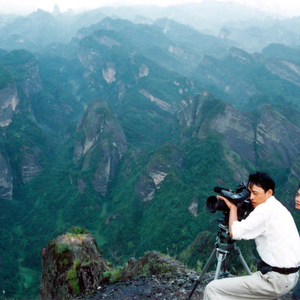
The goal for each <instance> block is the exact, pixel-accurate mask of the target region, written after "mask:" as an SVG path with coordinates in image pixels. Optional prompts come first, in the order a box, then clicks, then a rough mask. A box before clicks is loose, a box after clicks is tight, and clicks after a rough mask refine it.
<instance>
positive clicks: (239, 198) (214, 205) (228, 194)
mask: <svg viewBox="0 0 300 300" xmlns="http://www.w3.org/2000/svg"><path fill="white" fill-rule="evenodd" d="M214 191H215V192H216V193H219V194H221V196H223V197H225V198H226V199H228V200H229V201H230V202H232V203H233V204H234V205H236V207H237V213H238V220H239V221H241V220H243V219H246V218H247V217H248V215H249V214H250V213H251V211H253V206H252V204H251V201H250V198H249V196H250V192H249V190H248V184H247V182H245V181H243V182H242V183H240V184H239V185H238V187H237V188H236V190H235V191H233V190H230V189H227V188H222V187H218V186H216V187H215V188H214ZM206 207H207V208H208V210H209V211H210V212H211V213H215V212H216V211H217V210H219V211H222V212H223V213H224V214H225V215H226V214H228V212H229V208H228V206H227V205H226V203H225V202H224V201H223V200H220V199H218V198H217V197H216V196H210V197H208V199H207V200H206Z"/></svg>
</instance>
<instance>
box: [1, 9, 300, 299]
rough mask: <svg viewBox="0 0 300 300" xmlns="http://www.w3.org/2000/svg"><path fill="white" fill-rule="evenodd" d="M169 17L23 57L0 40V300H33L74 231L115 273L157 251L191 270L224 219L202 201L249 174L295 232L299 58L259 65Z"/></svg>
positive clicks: (250, 258) (264, 54)
mask: <svg viewBox="0 0 300 300" xmlns="http://www.w3.org/2000/svg"><path fill="white" fill-rule="evenodd" d="M37 13H39V14H42V15H43V13H44V12H42V11H39V12H37ZM44 22H46V19H45V20H44ZM165 22H166V19H162V20H160V22H156V23H155V24H151V25H149V24H135V23H132V22H130V21H128V20H121V19H113V18H104V19H103V20H101V21H99V22H97V23H96V24H93V25H91V26H88V27H85V28H82V29H80V30H79V33H80V34H78V35H77V37H75V35H74V36H72V38H70V39H69V40H67V41H66V42H65V43H58V42H57V43H54V42H53V44H51V46H49V45H48V46H47V45H44V46H41V45H40V46H39V47H38V46H37V45H38V39H36V40H32V41H30V40H27V39H26V43H24V48H22V49H17V48H16V49H9V47H8V46H6V47H4V46H5V45H7V43H8V40H5V35H4V34H3V36H1V35H0V41H1V39H3V41H4V42H5V43H4V42H3V45H4V46H3V49H0V125H1V127H0V132H1V138H0V167H1V171H0V198H1V199H0V211H1V214H0V241H1V242H0V290H1V291H3V293H2V292H1V293H0V299H37V298H38V295H39V283H40V278H41V271H42V264H41V262H42V251H43V249H44V248H45V247H46V246H47V244H48V242H49V241H51V240H52V239H54V238H56V237H57V236H59V235H61V234H64V233H66V232H68V231H70V230H71V228H75V227H82V228H85V229H86V230H87V231H89V232H90V233H91V234H92V235H93V236H94V237H95V238H96V241H97V244H98V246H99V248H100V249H101V251H103V256H104V258H105V259H107V260H108V261H110V262H111V263H112V264H113V265H115V266H121V265H123V264H125V262H126V261H127V260H128V259H129V258H131V257H136V258H138V257H141V256H143V255H144V253H145V252H147V251H151V250H155V251H159V252H161V253H164V254H168V255H170V256H172V257H175V258H176V259H179V260H181V261H182V262H184V263H185V264H186V265H187V266H188V267H190V268H193V269H196V268H197V265H199V263H202V264H204V263H205V262H206V260H207V259H208V257H209V255H210V253H211V251H212V250H213V248H214V243H215V238H216V235H217V233H218V230H219V226H218V225H219V223H220V221H219V219H222V218H223V214H222V212H220V211H218V212H216V213H215V214H212V213H210V212H209V211H208V210H207V208H206V200H207V198H208V197H209V196H211V195H216V193H215V192H214V187H215V186H221V187H225V188H230V189H232V190H235V189H236V188H237V186H238V185H239V184H240V183H241V182H242V181H244V180H247V178H248V175H249V173H253V172H256V171H265V172H268V173H269V174H270V175H271V176H272V177H273V178H274V180H275V181H276V193H275V196H276V197H277V198H278V199H279V200H280V201H281V202H282V203H283V204H284V205H285V206H287V208H288V209H289V210H290V211H291V212H292V214H293V215H294V217H295V220H296V223H297V225H298V226H300V214H299V213H297V212H296V211H295V209H294V195H295V193H296V190H297V188H298V183H299V179H300V167H299V166H300V121H299V120H300V105H299V103H300V102H299V99H300V87H299V86H300V85H299V83H298V81H297V80H298V77H297V76H296V75H295V74H294V73H293V72H292V70H294V69H295V68H296V67H299V66H300V65H299V61H300V57H299V49H298V48H297V47H296V48H293V47H291V46H287V45H281V46H280V45H278V44H273V45H272V44H270V45H269V46H268V47H266V48H265V49H264V50H263V51H261V53H260V54H259V56H258V54H257V53H256V54H251V53H248V52H247V51H245V50H242V49H238V48H236V47H235V44H236V43H233V42H232V43H231V42H230V41H229V40H226V41H225V40H222V39H221V38H216V37H213V36H210V35H206V34H203V33H200V32H199V31H197V30H192V29H191V28H190V27H188V26H185V25H183V24H179V23H177V22H175V21H174V22H169V25H170V30H169V31H168V33H164V29H165V28H164V27H163V26H165ZM13 25H14V26H17V23H13ZM13 25H12V24H10V26H13ZM7 30H8V29H7ZM10 30H11V31H13V30H12V29H10ZM28 30H29V29H28ZM175 33H176V34H175ZM20 34H21V33H20ZM22 34H24V38H27V36H26V32H25V31H24V32H22ZM48 34H50V33H48ZM184 34H185V38H183V35H184ZM141 36H143V38H141ZM46 37H47V36H46V35H45V38H46ZM0 45H1V43H0ZM171 46H172V47H173V48H172V47H171ZM200 46H201V47H200ZM176 47H177V48H176ZM170 49H177V51H178V52H176V51H175V52H174V51H173V52H172V51H170ZM178 49H180V51H182V52H180V51H179V50H178ZM212 49H213V50H214V51H212ZM178 53H181V54H178ZM270 59H272V61H270ZM282 60H286V61H288V63H289V64H290V65H292V66H293V67H291V68H290V69H284V71H285V72H282V73H280V72H279V71H278V70H279V69H280V68H283V67H282ZM271 62H272V64H271ZM274 66H276V68H275V67H274ZM272 68H274V69H272ZM280 70H283V69H280ZM288 72H290V73H288ZM287 73H288V74H289V76H286V74H287ZM299 82H300V81H299ZM239 247H240V248H241V250H242V252H243V254H244V257H245V259H246V261H247V263H248V264H249V265H253V264H254V263H255V258H258V255H257V253H256V252H255V247H254V246H253V243H252V242H240V243H239ZM229 262H230V265H231V266H232V272H241V270H242V266H241V265H240V263H239V262H236V261H235V260H234V258H230V260H229ZM214 267H215V266H212V268H214Z"/></svg>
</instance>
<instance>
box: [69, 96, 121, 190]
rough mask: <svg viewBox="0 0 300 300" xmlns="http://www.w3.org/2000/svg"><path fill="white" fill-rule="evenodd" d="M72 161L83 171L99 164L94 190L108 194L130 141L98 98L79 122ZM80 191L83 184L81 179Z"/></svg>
mask: <svg viewBox="0 0 300 300" xmlns="http://www.w3.org/2000/svg"><path fill="white" fill-rule="evenodd" d="M76 136H77V137H76V138H75V145H74V153H73V161H74V163H81V162H79V160H81V159H82V163H81V168H82V170H85V169H88V168H94V167H96V171H95V177H94V180H93V182H92V184H93V186H94V188H95V190H96V191H97V192H99V193H100V194H101V195H102V196H105V194H106V192H107V188H108V183H109V181H111V180H112V179H113V178H114V176H115V172H116V168H117V165H118V163H119V161H120V160H121V159H122V158H123V156H124V154H125V153H126V151H127V141H126V137H125V135H124V132H123V130H122V128H121V126H120V125H119V124H118V122H117V120H116V119H115V117H114V116H113V115H112V114H111V113H110V111H109V110H108V108H107V105H106V103H105V102H103V101H101V100H99V99H98V100H95V101H93V102H91V103H90V104H89V107H88V109H87V111H86V112H85V114H84V115H83V117H82V119H81V120H80V122H79V123H78V126H77V132H76ZM80 186H81V188H80V192H81V193H82V192H83V191H82V187H83V186H84V184H83V182H82V181H81V185H80Z"/></svg>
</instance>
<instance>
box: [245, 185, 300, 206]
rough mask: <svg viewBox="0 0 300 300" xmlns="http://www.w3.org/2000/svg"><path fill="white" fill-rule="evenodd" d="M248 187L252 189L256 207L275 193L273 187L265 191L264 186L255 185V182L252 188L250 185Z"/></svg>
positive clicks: (253, 203) (251, 194)
mask: <svg viewBox="0 0 300 300" xmlns="http://www.w3.org/2000/svg"><path fill="white" fill-rule="evenodd" d="M248 189H249V191H250V201H251V203H252V206H253V207H254V208H255V207H257V206H258V205H260V204H262V203H264V202H266V201H267V199H268V198H270V197H271V196H272V195H273V191H272V190H271V189H270V190H268V191H267V192H265V191H264V189H263V188H261V187H259V186H257V185H255V184H253V186H252V187H251V188H250V187H248ZM299 200H300V199H299ZM299 209H300V206H299Z"/></svg>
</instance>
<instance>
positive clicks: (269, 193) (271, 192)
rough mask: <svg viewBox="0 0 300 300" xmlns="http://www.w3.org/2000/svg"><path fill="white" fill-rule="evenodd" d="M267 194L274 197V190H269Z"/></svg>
mask: <svg viewBox="0 0 300 300" xmlns="http://www.w3.org/2000/svg"><path fill="white" fill-rule="evenodd" d="M266 194H267V195H268V196H269V197H271V196H273V190H271V189H269V190H267V192H266Z"/></svg>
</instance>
